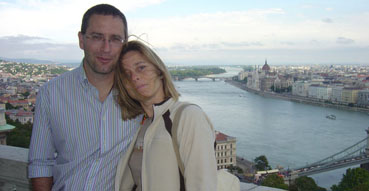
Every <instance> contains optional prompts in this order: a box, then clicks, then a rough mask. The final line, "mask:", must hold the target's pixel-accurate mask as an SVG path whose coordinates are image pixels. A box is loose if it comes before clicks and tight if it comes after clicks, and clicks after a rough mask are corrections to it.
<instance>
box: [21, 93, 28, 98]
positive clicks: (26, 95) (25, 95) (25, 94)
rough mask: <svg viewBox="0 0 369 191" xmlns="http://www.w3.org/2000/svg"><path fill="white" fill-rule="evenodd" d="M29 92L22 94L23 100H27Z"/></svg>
mask: <svg viewBox="0 0 369 191" xmlns="http://www.w3.org/2000/svg"><path fill="white" fill-rule="evenodd" d="M29 94H30V93H29V92H24V93H22V95H23V96H24V97H25V98H27V97H28V96H29Z"/></svg>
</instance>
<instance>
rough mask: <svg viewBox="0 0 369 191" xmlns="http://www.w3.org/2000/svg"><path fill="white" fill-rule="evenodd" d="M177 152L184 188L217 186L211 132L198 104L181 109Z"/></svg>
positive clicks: (213, 187) (209, 123)
mask: <svg viewBox="0 0 369 191" xmlns="http://www.w3.org/2000/svg"><path fill="white" fill-rule="evenodd" d="M177 136H178V143H179V153H180V156H181V159H182V161H183V164H184V169H185V170H184V177H185V185H186V190H187V191H191V190H204V191H206V190H209V191H214V190H216V187H217V164H216V159H215V151H214V141H215V133H214V130H213V127H212V124H211V122H210V120H209V119H208V117H207V116H206V114H205V113H204V112H203V111H202V110H201V108H199V107H198V106H195V105H193V106H188V107H186V108H185V110H184V111H183V112H182V116H181V118H180V122H179V126H178V132H177Z"/></svg>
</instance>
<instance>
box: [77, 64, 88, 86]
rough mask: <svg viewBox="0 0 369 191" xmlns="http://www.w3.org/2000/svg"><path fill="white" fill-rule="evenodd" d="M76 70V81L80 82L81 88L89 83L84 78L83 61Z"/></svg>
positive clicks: (85, 77)
mask: <svg viewBox="0 0 369 191" xmlns="http://www.w3.org/2000/svg"><path fill="white" fill-rule="evenodd" d="M76 70H77V75H78V80H79V81H80V82H81V84H82V85H83V86H87V85H88V84H89V82H88V79H87V76H86V71H85V68H84V67H83V60H82V62H81V64H80V65H79V67H78V68H77V69H76Z"/></svg>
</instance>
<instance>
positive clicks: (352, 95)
mask: <svg viewBox="0 0 369 191" xmlns="http://www.w3.org/2000/svg"><path fill="white" fill-rule="evenodd" d="M359 91H360V89H359V88H343V89H342V102H343V103H346V104H355V103H357V95H358V93H359Z"/></svg>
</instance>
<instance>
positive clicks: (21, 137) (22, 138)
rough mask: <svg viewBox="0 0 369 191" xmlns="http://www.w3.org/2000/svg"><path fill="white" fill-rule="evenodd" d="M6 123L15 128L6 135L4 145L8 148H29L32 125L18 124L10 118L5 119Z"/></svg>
mask: <svg viewBox="0 0 369 191" xmlns="http://www.w3.org/2000/svg"><path fill="white" fill-rule="evenodd" d="M6 121H7V123H8V124H10V125H13V126H15V128H14V129H13V130H12V131H10V133H8V135H7V137H6V143H7V145H10V146H15V147H23V148H29V144H30V141H31V134H32V123H30V122H28V123H26V124H22V123H20V122H19V121H18V120H16V121H13V120H11V119H10V118H7V119H6Z"/></svg>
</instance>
